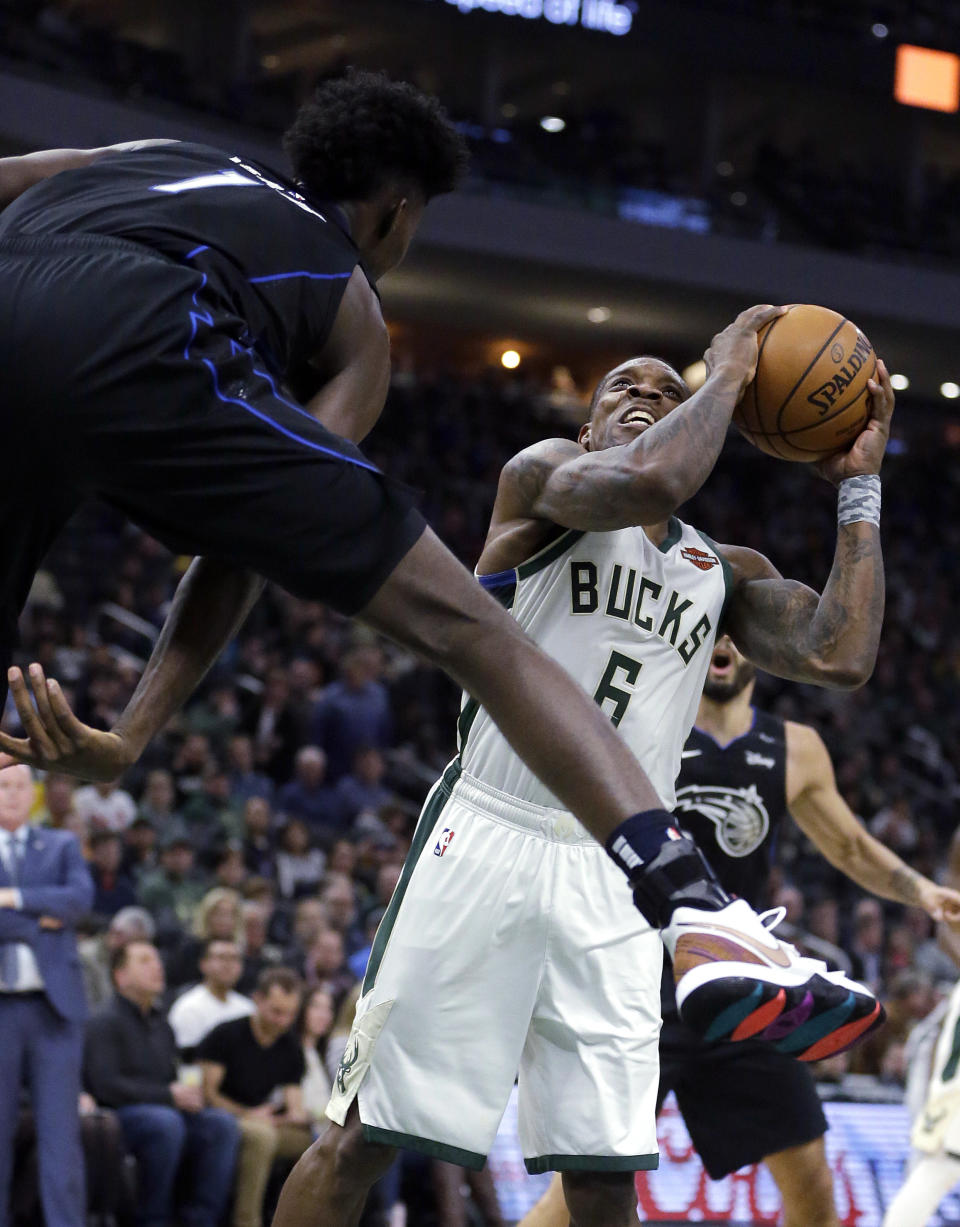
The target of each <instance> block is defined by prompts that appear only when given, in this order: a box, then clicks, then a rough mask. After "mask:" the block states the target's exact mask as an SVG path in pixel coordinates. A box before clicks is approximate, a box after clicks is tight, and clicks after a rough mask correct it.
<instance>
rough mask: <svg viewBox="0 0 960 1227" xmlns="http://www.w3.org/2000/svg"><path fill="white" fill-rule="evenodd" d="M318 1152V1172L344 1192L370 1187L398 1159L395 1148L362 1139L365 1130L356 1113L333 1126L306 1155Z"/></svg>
mask: <svg viewBox="0 0 960 1227" xmlns="http://www.w3.org/2000/svg"><path fill="white" fill-rule="evenodd" d="M311 1151H315V1152H316V1156H315V1157H316V1163H317V1167H318V1170H322V1171H323V1172H324V1174H325V1175H326V1177H327V1178H328V1179H331V1180H332V1181H333V1182H334V1183H335V1184H336V1185H337V1186H339V1187H341V1188H344V1189H351V1188H357V1187H361V1186H362V1187H364V1188H366V1187H368V1186H369V1185H372V1184H373V1183H374V1181H376V1180H378V1179H379V1178H380V1177H381V1176H382V1175H383V1173H384V1172H385V1171H386V1170H387V1168H388V1167H389V1166H390V1164H391V1163H392V1161H393V1158H394V1156H395V1155H396V1153H397V1152H396V1150H395V1149H394V1148H393V1147H392V1146H382V1145H381V1144H380V1143H378V1142H368V1141H367V1140H366V1138H365V1137H364V1136H363V1126H362V1125H361V1123H360V1118H359V1116H358V1115H357V1114H356V1112H352V1113H351V1114H350V1115H349V1116H348V1117H347V1122H346V1124H345V1125H344V1126H343V1127H342V1128H341V1126H340V1125H334V1124H330V1125H328V1126H327V1128H326V1129H325V1130H324V1132H323V1133H322V1134H321V1135H320V1137H319V1138H318V1139H317V1141H316V1142H314V1144H313V1146H311V1148H310V1150H309V1151H307V1154H310V1153H311Z"/></svg>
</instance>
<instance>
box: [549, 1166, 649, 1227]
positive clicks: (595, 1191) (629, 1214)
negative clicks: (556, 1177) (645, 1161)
mask: <svg viewBox="0 0 960 1227" xmlns="http://www.w3.org/2000/svg"><path fill="white" fill-rule="evenodd" d="M563 1195H564V1198H565V1199H566V1203H567V1209H568V1210H569V1211H570V1227H633V1225H634V1224H635V1223H636V1221H637V1196H636V1192H635V1191H634V1177H633V1172H564V1173H563Z"/></svg>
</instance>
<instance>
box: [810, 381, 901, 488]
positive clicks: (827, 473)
mask: <svg viewBox="0 0 960 1227" xmlns="http://www.w3.org/2000/svg"><path fill="white" fill-rule="evenodd" d="M867 389H868V408H869V411H870V416H869V418H868V419H867V424H866V426H864V428H863V430H861V432H860V434H859V435H857V437H856V439H854V441H853V443H852V444H851V445H850V447H849V448H847V450H846V451H843V452H836V453H835V454H834V455H832V456H826V457H825V458H824V459H823V460H821V461H819V463H818V464H817V466H816V468H817V471H818V472H819V473H820V474H821V475H822V476H823V477H825V478H826V479H827V481H830V482H833V484H834V485H835V486H839V484H840V483H841V482H842V481H843V480H844V479H845V478H847V477H861V476H863V475H864V474H868V473H879V472H880V465H881V463H882V461H883V454H884V452H885V451H886V450H887V443H888V442H889V440H890V421H891V419H892V418H893V408H894V404H895V402H896V397H895V396H894V393H893V387H892V385H891V383H890V376H889V375H888V374H887V368H886V367H885V366H884V364H883V363H882V362H881V361H879V360H878V361H877V374H876V378H875V379H868V380H867Z"/></svg>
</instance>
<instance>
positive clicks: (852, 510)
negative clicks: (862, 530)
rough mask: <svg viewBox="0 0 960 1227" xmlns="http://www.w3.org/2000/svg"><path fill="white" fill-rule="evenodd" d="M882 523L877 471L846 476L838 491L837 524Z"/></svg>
mask: <svg viewBox="0 0 960 1227" xmlns="http://www.w3.org/2000/svg"><path fill="white" fill-rule="evenodd" d="M858 522H865V523H867V524H876V525H877V526H878V527H879V525H880V478H879V476H878V475H877V474H876V473H864V474H862V475H861V476H859V477H845V478H844V479H843V481H842V482H841V483H840V489H839V491H838V492H837V524H838V526H839V527H840V528H842V527H843V526H844V524H856V523H858Z"/></svg>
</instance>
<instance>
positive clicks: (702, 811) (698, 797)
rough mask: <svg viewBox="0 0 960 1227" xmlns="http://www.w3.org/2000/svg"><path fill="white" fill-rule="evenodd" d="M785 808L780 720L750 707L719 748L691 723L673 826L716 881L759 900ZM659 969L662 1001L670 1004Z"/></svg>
mask: <svg viewBox="0 0 960 1227" xmlns="http://www.w3.org/2000/svg"><path fill="white" fill-rule="evenodd" d="M786 810H787V741H786V728H785V725H784V722H783V720H780V719H778V717H776V716H771V715H768V714H767V713H766V712H761V711H757V710H756V708H754V709H753V724H752V725H751V726H750V728H749V730H748V731H747V732H746V733H744V734H743V736H742V737H737V738H735V739H734V740H733V741H731V742H730V744H729V745H726V746H721V745H719V744H718V743H717V742H716V741H714V739H713V738H712V737H711V736H710V734H709V733H704V732H702V731H701V730H700V729H698V728H694V729H693V730H692V731H691V733H690V736H689V737H688V738H687V741H686V744H685V745H684V748H683V754H682V758H681V763H680V775H679V778H678V779H677V805H676V808H675V810H674V813H675V814H676V816H677V821H678V825H679V826H681V827H682V828H683V830H684V831H686V832H687V833H688V834H689V835H691V836H692V837H693V838H694V839H695V840H696V842H697V845H698V846H699V848H700V850H701V851H702V852H703V854H704V856H705V857H706V858H707V860H708V861H709V862H710V864H711V865H712V866H713V869H714V872H715V873H716V875H717V877H718V878H719V879H720V881H721V883H722V884H723V886H724V887H725V888H726V889H727V890H728V891H730V893H731V894H734V895H738V896H740V898H742V899H746V900H747V902H748V903H749V904H750V905H751V906H752V907H759V906H762V904H763V902H764V900H763V894H764V890H765V889H766V885H767V879H768V878H769V876H770V869H771V866H772V864H773V857H774V852H775V850H776V843H777V833H778V830H779V827H780V823H781V821H782V820H783V817H784V815H785V813H786ZM673 1000H674V998H673V976H672V973H669V972H668V967H666V966H665V968H664V981H663V1005H664V1009H665V1010H666V1008H667V1005H668V1002H669V1003H670V1006H671V1009H670V1012H671V1013H672V1012H673V1011H675V1010H676V1006H675V1004H673Z"/></svg>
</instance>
